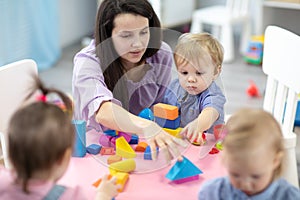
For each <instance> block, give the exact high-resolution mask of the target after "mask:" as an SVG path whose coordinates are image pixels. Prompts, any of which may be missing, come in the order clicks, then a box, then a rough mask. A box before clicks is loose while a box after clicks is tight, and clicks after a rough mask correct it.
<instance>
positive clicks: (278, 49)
mask: <svg viewBox="0 0 300 200" xmlns="http://www.w3.org/2000/svg"><path fill="white" fill-rule="evenodd" d="M299 52H300V37H299V36H298V35H296V34H294V33H292V32H290V31H288V30H286V29H283V28H280V27H277V26H268V27H267V29H266V31H265V43H264V57H263V64H262V68H263V71H264V73H265V74H266V75H267V76H268V77H267V85H266V92H265V98H264V104H263V108H264V109H265V110H267V111H269V112H271V113H272V114H273V116H274V117H275V118H276V119H277V120H278V122H279V123H280V124H281V127H282V131H283V138H284V147H285V152H286V155H285V160H284V166H285V170H284V173H283V177H284V178H285V179H286V180H287V181H289V182H290V183H291V184H293V185H295V186H297V187H299V183H298V173H297V162H296V154H295V147H296V134H295V133H294V132H293V128H294V120H295V114H296V108H297V101H298V94H299V93H300V82H299V74H300V64H299Z"/></svg>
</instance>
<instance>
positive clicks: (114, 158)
mask: <svg viewBox="0 0 300 200" xmlns="http://www.w3.org/2000/svg"><path fill="white" fill-rule="evenodd" d="M121 160H122V157H121V156H119V155H112V156H109V157H108V158H107V164H109V165H110V164H112V163H115V162H119V161H121Z"/></svg>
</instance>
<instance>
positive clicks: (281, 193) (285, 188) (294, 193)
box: [274, 178, 300, 200]
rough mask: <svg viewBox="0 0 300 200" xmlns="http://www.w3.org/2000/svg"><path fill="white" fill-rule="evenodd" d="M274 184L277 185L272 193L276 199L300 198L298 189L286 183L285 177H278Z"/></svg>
mask: <svg viewBox="0 0 300 200" xmlns="http://www.w3.org/2000/svg"><path fill="white" fill-rule="evenodd" d="M275 184H276V185H277V187H276V189H275V193H274V198H275V197H276V198H277V199H281V197H282V199H286V200H289V199H300V190H299V188H296V187H295V186H293V185H291V184H290V183H288V182H287V181H286V180H285V179H283V178H280V179H278V180H277V181H276V182H275Z"/></svg>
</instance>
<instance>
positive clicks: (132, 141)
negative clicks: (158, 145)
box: [129, 134, 139, 144]
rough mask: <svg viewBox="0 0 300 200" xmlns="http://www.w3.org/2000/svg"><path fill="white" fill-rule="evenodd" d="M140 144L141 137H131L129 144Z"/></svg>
mask: <svg viewBox="0 0 300 200" xmlns="http://www.w3.org/2000/svg"><path fill="white" fill-rule="evenodd" d="M138 143H139V136H137V135H135V134H133V135H131V139H130V141H129V144H138Z"/></svg>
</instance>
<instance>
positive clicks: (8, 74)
mask: <svg viewBox="0 0 300 200" xmlns="http://www.w3.org/2000/svg"><path fill="white" fill-rule="evenodd" d="M33 75H37V65H36V63H35V61H33V60H30V59H25V60H20V61H17V62H14V63H11V64H8V65H4V66H2V67H0V96H1V97H0V99H1V104H0V110H1V112H0V139H1V147H2V154H3V155H2V157H3V159H4V165H5V167H9V162H8V155H7V153H8V152H7V142H6V133H7V126H8V123H9V119H10V117H11V116H12V114H13V113H14V112H15V111H16V110H17V109H18V108H19V106H20V105H21V104H22V103H23V102H24V99H25V98H26V97H27V95H28V94H29V92H30V89H31V87H32V86H33V84H34V79H33Z"/></svg>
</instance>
